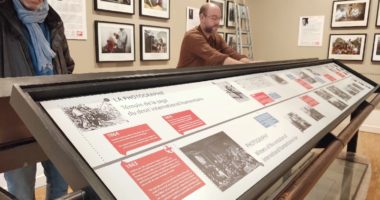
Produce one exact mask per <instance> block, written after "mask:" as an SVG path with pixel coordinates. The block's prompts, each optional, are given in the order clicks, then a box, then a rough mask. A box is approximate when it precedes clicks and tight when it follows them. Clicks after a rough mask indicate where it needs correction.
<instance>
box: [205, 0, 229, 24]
mask: <svg viewBox="0 0 380 200" xmlns="http://www.w3.org/2000/svg"><path fill="white" fill-rule="evenodd" d="M208 2H210V3H213V4H215V5H217V6H218V7H219V8H220V11H221V16H220V21H219V26H224V21H225V16H226V5H225V4H226V2H225V0H209V1H208Z"/></svg>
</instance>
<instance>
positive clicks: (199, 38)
mask: <svg viewBox="0 0 380 200" xmlns="http://www.w3.org/2000/svg"><path fill="white" fill-rule="evenodd" d="M199 18H200V21H201V22H200V25H199V26H197V27H195V28H193V29H192V30H190V31H188V32H187V33H186V34H185V37H184V38H183V41H182V46H181V53H180V57H179V61H178V65H177V67H178V68H181V67H195V66H213V65H232V64H243V63H249V62H250V60H249V59H248V58H247V57H246V56H244V55H240V54H239V53H238V52H236V51H235V50H234V49H233V48H231V47H229V46H228V45H227V44H226V42H225V41H224V39H223V38H222V37H221V36H220V35H219V34H218V33H217V30H218V28H219V21H220V18H221V11H220V8H219V7H218V6H217V5H215V4H212V3H206V4H204V5H203V6H202V7H201V9H200V10H199Z"/></svg>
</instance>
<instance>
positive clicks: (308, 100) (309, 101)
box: [301, 95, 319, 107]
mask: <svg viewBox="0 0 380 200" xmlns="http://www.w3.org/2000/svg"><path fill="white" fill-rule="evenodd" d="M301 99H302V100H303V101H304V102H305V103H307V104H308V105H309V106H310V107H314V106H316V105H318V104H319V103H318V101H317V100H315V99H314V98H313V97H311V96H308V95H305V96H302V97H301Z"/></svg>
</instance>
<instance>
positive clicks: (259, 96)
mask: <svg viewBox="0 0 380 200" xmlns="http://www.w3.org/2000/svg"><path fill="white" fill-rule="evenodd" d="M251 96H252V97H253V98H254V99H256V100H257V101H258V102H260V103H261V104H263V105H264V106H265V105H266V104H268V103H272V102H273V99H272V98H271V97H270V96H268V95H267V94H265V93H264V92H259V93H256V94H253V95H251Z"/></svg>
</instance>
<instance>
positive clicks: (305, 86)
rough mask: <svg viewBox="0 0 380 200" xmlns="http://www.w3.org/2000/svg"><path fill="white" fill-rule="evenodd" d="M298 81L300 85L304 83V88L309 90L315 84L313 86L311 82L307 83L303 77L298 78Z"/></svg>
mask: <svg viewBox="0 0 380 200" xmlns="http://www.w3.org/2000/svg"><path fill="white" fill-rule="evenodd" d="M297 83H299V84H300V85H302V86H303V87H304V88H306V89H308V90H310V89H312V88H313V86H311V85H310V84H309V83H307V82H306V81H304V80H303V79H297Z"/></svg>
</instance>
